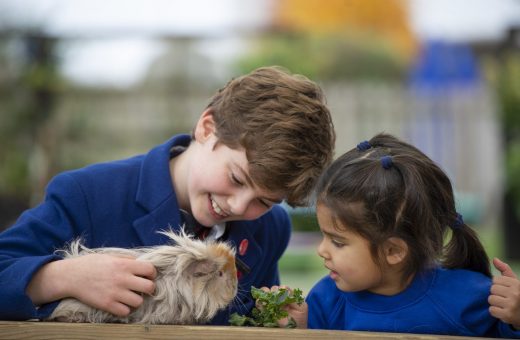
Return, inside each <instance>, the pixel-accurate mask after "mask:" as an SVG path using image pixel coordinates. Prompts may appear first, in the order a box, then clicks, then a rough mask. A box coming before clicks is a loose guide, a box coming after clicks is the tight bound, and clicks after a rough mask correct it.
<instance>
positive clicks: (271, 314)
mask: <svg viewBox="0 0 520 340" xmlns="http://www.w3.org/2000/svg"><path fill="white" fill-rule="evenodd" d="M251 295H252V296H253V298H254V299H255V300H256V303H257V306H259V308H256V307H254V308H253V311H252V312H251V317H248V316H245V315H239V314H238V313H233V314H232V315H231V317H230V319H229V323H230V324H231V325H232V326H252V327H279V325H278V320H280V319H283V318H285V317H287V316H289V314H288V313H287V311H285V310H283V307H284V306H286V305H289V304H291V303H297V304H299V305H300V304H302V303H303V296H302V291H301V290H300V289H298V288H296V289H294V290H293V291H292V292H291V291H290V290H289V289H286V288H280V289H278V290H277V291H269V292H264V291H263V290H261V289H259V288H256V287H251ZM285 327H286V328H295V327H296V322H295V321H294V319H293V318H289V322H288V324H287V326H285Z"/></svg>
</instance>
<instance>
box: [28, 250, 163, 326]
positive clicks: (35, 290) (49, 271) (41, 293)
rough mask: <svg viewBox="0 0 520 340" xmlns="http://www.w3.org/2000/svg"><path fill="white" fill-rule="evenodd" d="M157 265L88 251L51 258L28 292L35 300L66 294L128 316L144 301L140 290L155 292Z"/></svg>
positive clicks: (108, 310) (58, 297) (53, 298)
mask: <svg viewBox="0 0 520 340" xmlns="http://www.w3.org/2000/svg"><path fill="white" fill-rule="evenodd" d="M155 276H156V270H155V267H154V266H153V265H152V264H151V263H148V262H143V261H138V260H135V259H133V258H125V257H121V256H114V255H106V254H89V255H85V256H80V257H77V258H72V259H65V260H59V261H55V262H51V263H49V264H47V265H45V266H44V267H42V269H41V270H40V271H39V272H38V273H36V275H35V277H34V278H33V280H32V281H31V282H30V284H29V286H28V288H27V293H28V295H29V296H30V297H31V298H32V299H33V302H34V303H35V304H42V303H46V302H50V301H54V300H58V299H62V298H65V297H74V298H76V299H78V300H80V301H81V302H83V303H85V304H87V305H89V306H92V307H94V308H98V309H101V310H104V311H106V312H109V313H112V314H114V315H117V316H126V315H128V314H129V313H130V312H131V309H132V308H136V307H139V306H140V305H141V304H142V303H143V297H142V295H141V294H152V293H153V292H154V290H155V284H154V282H153V279H154V278H155Z"/></svg>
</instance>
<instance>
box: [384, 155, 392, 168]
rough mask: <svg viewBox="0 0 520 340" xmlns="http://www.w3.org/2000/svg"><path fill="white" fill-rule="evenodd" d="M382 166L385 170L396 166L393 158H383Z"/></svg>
mask: <svg viewBox="0 0 520 340" xmlns="http://www.w3.org/2000/svg"><path fill="white" fill-rule="evenodd" d="M381 164H382V165H383V168H385V169H390V168H391V167H392V165H393V164H394V162H393V161H392V156H383V157H381Z"/></svg>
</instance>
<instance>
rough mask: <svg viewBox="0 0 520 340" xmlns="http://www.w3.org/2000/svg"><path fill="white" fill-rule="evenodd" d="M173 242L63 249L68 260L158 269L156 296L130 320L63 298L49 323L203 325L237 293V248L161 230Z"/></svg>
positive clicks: (77, 243) (78, 245)
mask: <svg viewBox="0 0 520 340" xmlns="http://www.w3.org/2000/svg"><path fill="white" fill-rule="evenodd" d="M160 233H161V234H164V235H166V236H167V237H169V238H170V239H171V240H172V241H173V244H171V245H161V246H154V247H142V248H132V249H125V248H95V249H89V248H87V247H85V246H83V245H82V244H81V240H76V241H74V242H72V243H71V244H70V246H69V247H67V248H66V249H63V250H60V252H61V253H62V254H63V255H64V258H73V257H78V256H83V255H86V254H93V253H98V254H99V253H102V254H114V255H124V256H128V255H129V256H133V257H135V258H136V259H137V260H140V261H149V262H151V263H152V264H153V265H154V266H155V267H156V269H157V277H156V279H155V285H156V288H155V292H154V294H153V295H143V299H144V302H143V304H142V305H141V306H139V307H138V308H136V309H134V310H133V311H132V312H131V313H130V314H129V315H128V316H126V317H118V316H115V315H113V314H110V313H107V312H105V311H102V310H99V309H96V308H93V307H90V306H88V305H86V304H84V303H82V302H80V301H79V300H77V299H74V298H66V299H63V300H62V301H61V302H60V303H59V304H58V306H57V307H56V309H55V310H54V312H53V313H52V314H51V315H50V316H49V317H48V318H47V319H45V321H62V322H98V323H103V322H118V323H146V324H201V323H205V322H207V321H208V320H210V319H211V318H212V317H213V316H214V315H215V314H216V313H217V311H218V310H219V309H222V308H224V307H226V306H227V305H229V303H230V302H231V301H232V300H233V298H234V297H235V296H236V294H237V274H236V267H235V250H234V248H232V247H230V246H229V245H228V244H226V243H223V242H215V241H200V240H195V239H193V238H191V237H190V236H188V235H186V234H185V233H184V231H182V230H181V232H180V233H179V234H176V233H175V232H173V231H162V232H160Z"/></svg>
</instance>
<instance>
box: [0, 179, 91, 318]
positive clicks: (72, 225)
mask: <svg viewBox="0 0 520 340" xmlns="http://www.w3.org/2000/svg"><path fill="white" fill-rule="evenodd" d="M72 211H74V212H75V214H72ZM88 221H89V218H88V207H87V206H86V203H85V200H84V199H83V194H82V192H81V189H80V187H79V186H78V185H77V184H76V182H75V181H74V180H73V179H72V178H71V177H70V176H69V175H67V174H62V175H59V176H57V177H55V178H54V179H53V180H52V181H51V183H50V184H49V186H48V188H47V193H46V196H45V200H44V201H43V202H42V203H41V204H40V205H38V206H36V207H34V208H32V209H29V210H27V211H25V212H24V213H23V214H22V215H21V216H20V217H19V219H18V220H17V221H16V222H15V224H14V225H13V226H11V227H9V228H8V229H6V230H5V231H4V232H2V233H0V301H1V303H0V319H3V320H27V319H32V318H41V317H44V316H46V315H48V314H50V313H51V312H52V309H53V307H54V305H55V304H54V305H53V304H50V305H48V306H42V308H36V307H35V306H34V305H33V303H32V301H31V299H30V298H29V297H28V296H27V294H26V293H25V290H26V288H27V285H28V284H29V282H30V281H31V279H32V277H33V275H34V274H35V273H36V272H37V271H38V270H39V269H40V268H41V267H42V266H43V265H44V264H46V263H48V262H49V261H53V260H56V259H58V258H59V257H58V256H56V255H54V254H53V253H54V251H55V250H56V249H57V248H60V247H62V246H63V245H64V244H65V243H66V242H67V241H69V240H71V239H72V238H73V237H76V236H79V234H80V233H81V229H82V228H84V227H85V226H88V223H89V222H88ZM46 307H47V308H46ZM49 307H50V308H49Z"/></svg>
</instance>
